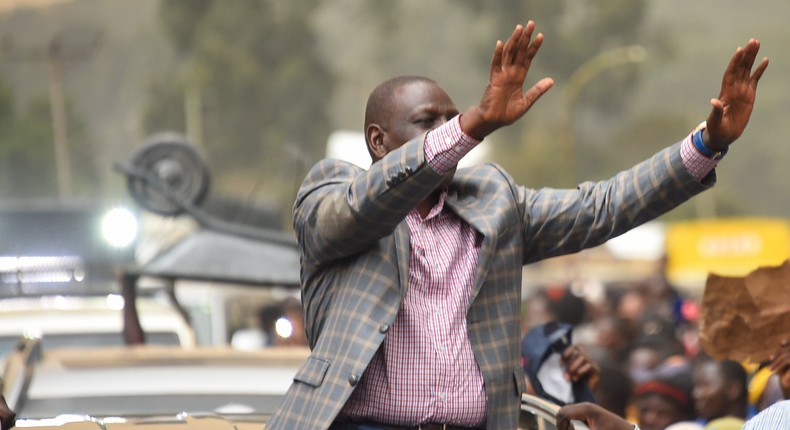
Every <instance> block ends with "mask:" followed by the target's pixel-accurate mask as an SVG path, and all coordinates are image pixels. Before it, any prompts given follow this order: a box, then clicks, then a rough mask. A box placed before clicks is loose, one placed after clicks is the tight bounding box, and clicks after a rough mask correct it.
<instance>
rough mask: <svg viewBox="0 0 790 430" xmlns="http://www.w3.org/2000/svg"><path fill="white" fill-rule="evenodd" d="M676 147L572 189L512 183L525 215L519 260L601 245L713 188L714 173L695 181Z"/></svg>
mask: <svg viewBox="0 0 790 430" xmlns="http://www.w3.org/2000/svg"><path fill="white" fill-rule="evenodd" d="M680 145H681V143H676V144H674V145H672V146H670V147H668V148H665V149H664V150H662V151H660V152H659V153H657V154H656V155H654V156H653V157H651V158H649V159H648V160H646V161H643V162H642V163H639V164H637V165H636V166H634V167H632V168H631V169H628V170H625V171H622V172H620V173H618V174H616V175H615V176H614V177H612V178H610V179H608V180H604V181H599V182H584V183H582V184H580V185H578V187H577V188H576V189H568V190H556V189H548V188H544V189H538V190H535V189H528V188H524V187H519V186H516V191H515V192H516V194H517V199H518V201H519V204H520V205H522V207H521V211H522V216H523V219H524V230H523V232H524V238H523V239H524V250H525V251H524V262H525V263H528V262H533V261H537V260H540V259H543V258H548V257H553V256H558V255H563V254H570V253H574V252H577V251H580V250H582V249H586V248H590V247H593V246H597V245H600V244H601V243H603V242H605V241H607V240H609V239H611V238H613V237H616V236H618V235H620V234H622V233H625V232H626V231H628V230H630V229H632V228H634V227H637V226H639V225H641V224H643V223H645V222H647V221H650V220H652V219H654V218H656V217H658V216H660V215H662V214H664V213H666V212H668V211H670V210H671V209H673V208H675V207H677V206H678V205H680V204H681V203H683V202H685V201H686V200H688V199H689V198H691V197H692V196H694V195H696V194H698V193H700V192H702V191H704V190H706V189H708V188H710V187H712V186H713V185H714V183H715V182H716V173H715V171H713V172H711V173H710V174H709V175H708V176H707V177H705V178H704V179H703V181H702V182H699V181H697V180H695V179H694V178H693V177H692V176H691V175H690V174H689V172H688V170H687V169H686V167H685V165H684V164H683V161H682V159H681V156H680Z"/></svg>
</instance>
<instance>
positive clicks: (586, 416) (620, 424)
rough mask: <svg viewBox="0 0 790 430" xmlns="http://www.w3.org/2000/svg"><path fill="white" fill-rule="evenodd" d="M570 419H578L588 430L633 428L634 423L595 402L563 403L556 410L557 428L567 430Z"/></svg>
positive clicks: (629, 429)
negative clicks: (563, 404)
mask: <svg viewBox="0 0 790 430" xmlns="http://www.w3.org/2000/svg"><path fill="white" fill-rule="evenodd" d="M571 420H579V421H581V422H583V423H585V424H587V427H589V428H590V430H634V425H633V424H631V423H629V422H628V421H626V420H624V419H622V418H620V417H618V416H617V415H615V414H614V413H612V412H609V411H607V410H606V409H604V408H603V407H601V406H598V405H596V404H595V403H589V402H584V403H575V404H572V405H565V406H563V407H561V408H560V410H559V411H557V428H558V429H559V430H568V429H569V428H570V425H571Z"/></svg>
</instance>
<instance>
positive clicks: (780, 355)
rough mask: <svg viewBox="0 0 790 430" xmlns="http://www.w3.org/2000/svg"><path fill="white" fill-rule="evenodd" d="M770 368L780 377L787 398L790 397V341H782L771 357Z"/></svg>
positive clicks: (780, 383)
mask: <svg viewBox="0 0 790 430" xmlns="http://www.w3.org/2000/svg"><path fill="white" fill-rule="evenodd" d="M768 368H769V369H771V371H772V372H774V373H775V374H776V375H777V376H778V377H779V385H780V386H781V387H782V393H783V394H784V397H785V399H790V341H787V340H785V341H783V342H782V345H781V346H780V347H779V349H778V351H777V352H776V354H774V355H773V356H772V357H771V362H770V364H769V365H768Z"/></svg>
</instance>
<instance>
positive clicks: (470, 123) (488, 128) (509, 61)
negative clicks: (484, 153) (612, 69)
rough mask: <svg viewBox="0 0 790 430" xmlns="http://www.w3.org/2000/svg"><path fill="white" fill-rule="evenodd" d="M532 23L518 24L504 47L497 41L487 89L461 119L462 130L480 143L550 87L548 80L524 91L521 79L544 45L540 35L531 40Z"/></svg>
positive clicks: (514, 117) (511, 121)
mask: <svg viewBox="0 0 790 430" xmlns="http://www.w3.org/2000/svg"><path fill="white" fill-rule="evenodd" d="M534 31H535V23H534V22H532V21H529V22H527V25H526V26H523V27H522V26H521V25H518V26H516V29H515V30H513V33H512V34H511V35H510V39H508V41H507V42H506V43H505V44H504V45H503V44H502V41H500V40H498V41H497V43H496V48H495V49H494V57H493V58H492V59H491V70H490V73H489V81H488V86H487V87H486V90H485V92H484V93H483V98H482V100H480V103H479V104H478V105H477V106H473V107H471V108H469V109H468V110H467V111H466V112H464V114H463V115H462V116H461V129H462V130H463V131H464V132H466V133H467V134H468V135H470V136H472V137H474V138H476V139H478V140H482V139H483V138H484V137H486V136H487V135H489V134H491V133H492V132H493V131H494V130H496V129H498V128H500V127H504V126H507V125H510V124H512V123H514V122H515V121H516V120H518V119H519V118H521V117H522V116H523V115H524V114H525V113H527V111H528V110H529V109H530V108H531V107H532V105H533V104H535V102H536V101H537V100H538V99H539V98H540V96H542V95H543V94H545V93H546V91H548V90H549V89H550V88H551V87H552V86H553V85H554V81H553V80H552V79H551V78H543V79H541V80H540V81H538V83H536V84H535V85H534V86H532V87H531V88H530V89H529V90H527V91H526V92H524V80H525V79H526V77H527V73H528V72H529V67H530V65H531V64H532V59H533V58H535V55H536V54H537V53H538V50H540V45H541V44H543V34H542V33H538V34H537V35H536V36H535V39H534V40H533V39H532V33H533V32H534Z"/></svg>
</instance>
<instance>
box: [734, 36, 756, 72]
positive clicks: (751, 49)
mask: <svg viewBox="0 0 790 430" xmlns="http://www.w3.org/2000/svg"><path fill="white" fill-rule="evenodd" d="M759 51H760V42H758V41H757V40H756V39H749V43H747V44H746V47H745V48H743V57H742V58H741V62H740V74H739V76H738V78H740V79H741V80H744V81H748V80H749V78H750V75H751V73H752V66H754V60H755V59H756V58H757V52H759Z"/></svg>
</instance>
